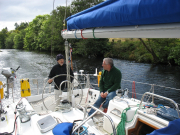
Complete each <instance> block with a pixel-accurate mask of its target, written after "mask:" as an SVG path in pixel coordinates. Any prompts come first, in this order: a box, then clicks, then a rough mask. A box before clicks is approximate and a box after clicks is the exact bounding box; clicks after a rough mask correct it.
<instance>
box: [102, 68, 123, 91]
mask: <svg viewBox="0 0 180 135" xmlns="http://www.w3.org/2000/svg"><path fill="white" fill-rule="evenodd" d="M121 78H122V75H121V71H120V70H119V69H117V68H116V67H114V66H113V67H112V68H111V70H110V71H107V70H103V71H102V74H101V79H100V92H106V91H108V92H109V93H110V92H112V91H115V90H117V89H120V88H121Z"/></svg>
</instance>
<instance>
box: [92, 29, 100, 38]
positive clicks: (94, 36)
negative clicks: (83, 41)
mask: <svg viewBox="0 0 180 135" xmlns="http://www.w3.org/2000/svg"><path fill="white" fill-rule="evenodd" d="M94 30H95V28H94V29H93V37H94V39H99V38H96V37H95V35H94Z"/></svg>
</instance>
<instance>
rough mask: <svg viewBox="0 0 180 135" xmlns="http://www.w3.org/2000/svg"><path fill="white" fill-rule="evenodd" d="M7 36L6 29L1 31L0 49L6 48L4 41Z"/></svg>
mask: <svg viewBox="0 0 180 135" xmlns="http://www.w3.org/2000/svg"><path fill="white" fill-rule="evenodd" d="M7 36H8V29H7V27H6V28H4V29H2V30H1V31H0V48H1V49H5V48H6V46H5V41H6V37H7Z"/></svg>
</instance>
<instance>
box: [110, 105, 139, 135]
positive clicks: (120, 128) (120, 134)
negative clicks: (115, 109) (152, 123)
mask: <svg viewBox="0 0 180 135" xmlns="http://www.w3.org/2000/svg"><path fill="white" fill-rule="evenodd" d="M130 109H131V108H130V107H128V108H126V109H124V110H123V111H122V114H121V122H120V123H119V124H118V125H117V127H116V130H117V133H116V134H117V135H126V134H125V123H129V122H131V121H132V120H133V119H134V117H133V118H132V120H130V121H127V120H126V119H127V117H126V113H127V111H128V110H130ZM137 110H138V108H137V109H136V111H135V114H136V112H137ZM135 114H134V116H135ZM111 135H113V133H112V134H111Z"/></svg>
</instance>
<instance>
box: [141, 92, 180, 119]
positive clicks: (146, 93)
mask: <svg viewBox="0 0 180 135" xmlns="http://www.w3.org/2000/svg"><path fill="white" fill-rule="evenodd" d="M145 95H152V96H155V97H158V98H162V99H165V100H168V101H170V102H171V103H173V104H174V106H175V107H176V111H177V113H178V117H179V108H178V105H177V103H176V102H175V101H174V100H172V99H170V98H167V97H164V96H160V95H157V94H154V93H150V92H145V93H144V94H143V96H142V98H141V103H140V105H139V109H140V108H141V105H142V101H143V99H144V96H145ZM179 118H180V117H179Z"/></svg>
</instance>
